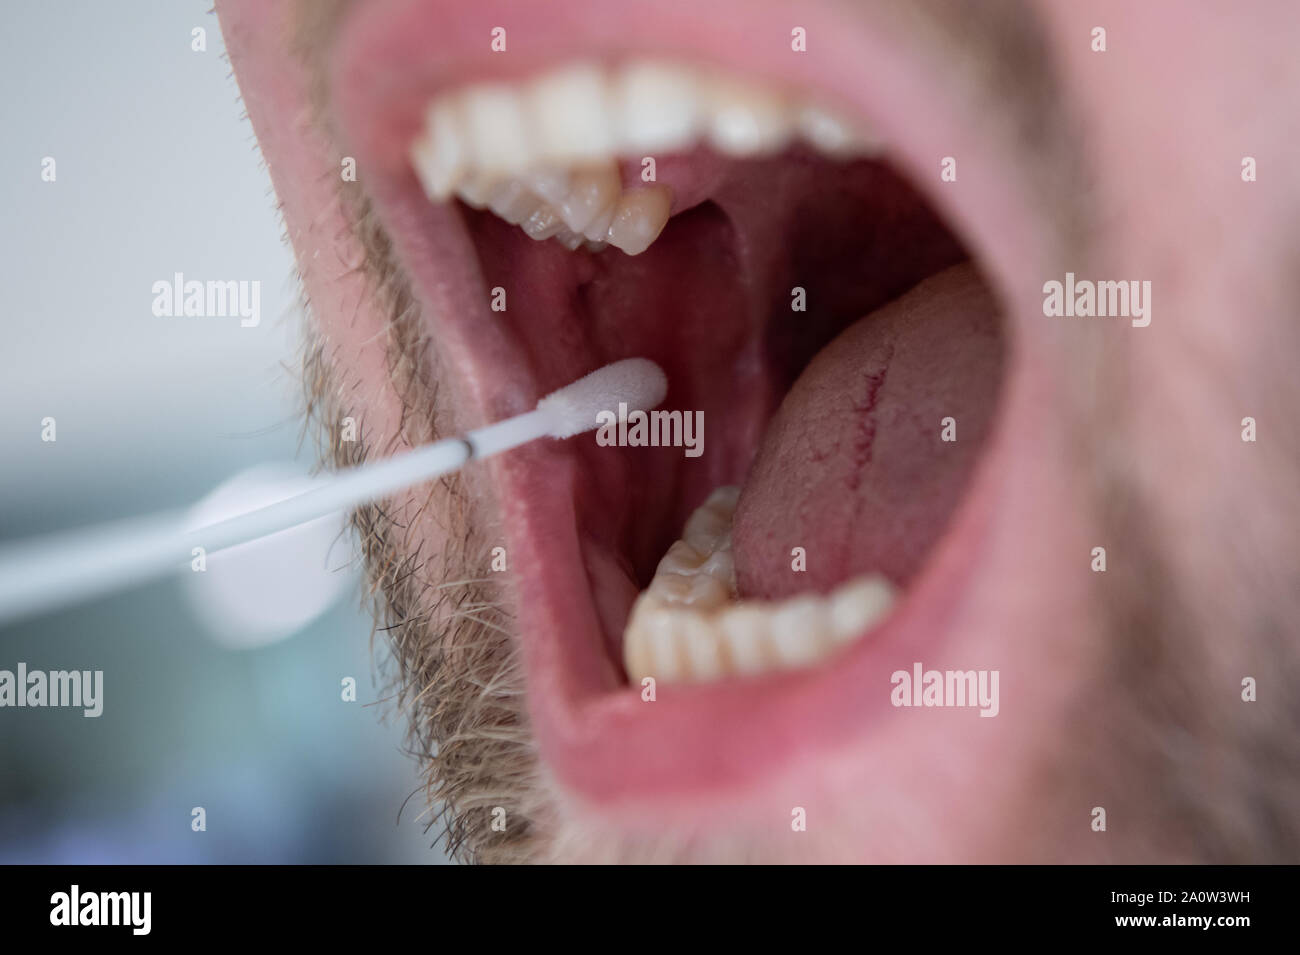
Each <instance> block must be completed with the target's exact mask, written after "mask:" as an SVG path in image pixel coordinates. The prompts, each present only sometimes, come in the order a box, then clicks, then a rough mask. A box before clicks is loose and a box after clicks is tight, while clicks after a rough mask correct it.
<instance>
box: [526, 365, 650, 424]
mask: <svg viewBox="0 0 1300 955" xmlns="http://www.w3.org/2000/svg"><path fill="white" fill-rule="evenodd" d="M666 394H668V378H667V376H666V375H664V371H663V369H662V368H660V367H659V366H658V365H656V364H655V363H654V362H652V361H651V360H650V359H648V358H625V359H623V360H622V361H616V362H614V363H613V364H610V365H606V366H605V367H604V368H597V369H596V370H595V371H593V372H592V373H591V374H589V375H584V376H583V377H581V378H579V379H578V380H577V381H575V382H574V383H573V384H571V385H565V386H564V387H563V388H561V389H559V390H558V391H553V392H551V393H550V394H549V395H547V396H546V397H545V398H543V399H542V400H541V401H539V402H537V407H538V410H541V411H548V412H550V413H551V414H552V415H553V416H554V419H555V423H554V424H553V425H552V426H551V429H550V432H549V433H550V435H551V437H553V438H571V437H573V436H574V435H575V434H582V433H583V432H585V431H592V430H594V429H595V428H596V427H597V425H598V424H599V422H598V421H597V420H596V416H597V415H599V414H600V413H601V412H602V411H609V412H613V413H614V414H616V415H617V414H618V410H619V409H618V406H619V404H620V403H621V404H624V405H626V406H627V410H628V411H649V410H650V409H651V408H654V407H657V406H658V405H659V403H660V402H661V401H663V400H664V395H666Z"/></svg>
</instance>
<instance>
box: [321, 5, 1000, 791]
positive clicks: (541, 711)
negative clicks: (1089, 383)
mask: <svg viewBox="0 0 1300 955" xmlns="http://www.w3.org/2000/svg"><path fill="white" fill-rule="evenodd" d="M356 21H357V22H355V23H353V24H350V25H349V29H348V30H346V31H345V33H344V37H345V42H344V43H343V45H342V48H341V50H340V51H339V54H338V58H337V61H338V69H337V70H336V77H337V76H339V75H345V76H348V77H351V78H355V77H356V76H357V75H370V76H372V80H371V81H369V82H362V83H357V82H352V83H350V84H349V85H350V87H351V89H352V92H350V93H349V94H347V95H346V96H343V97H341V98H340V106H339V112H340V113H341V117H342V121H343V128H344V131H345V133H347V134H348V135H349V136H350V138H351V139H352V141H353V142H354V143H355V148H356V150H357V152H358V153H359V154H360V155H361V157H362V168H363V169H367V168H368V169H369V170H371V173H370V175H371V176H372V179H371V181H370V182H369V184H368V188H369V191H370V192H371V194H372V195H373V196H374V197H375V199H376V205H377V207H378V209H379V212H380V214H381V218H382V219H383V221H384V223H385V226H386V228H387V229H388V231H389V232H390V233H391V234H392V236H393V238H394V245H395V248H396V249H397V251H398V254H399V257H400V258H401V260H402V263H403V265H404V267H405V268H406V270H407V271H408V273H409V274H410V276H411V278H412V281H413V284H414V286H415V287H416V289H417V290H418V292H419V294H420V295H421V297H422V298H423V299H424V301H425V303H426V304H427V305H428V306H429V308H430V309H431V311H432V312H434V313H436V314H437V315H438V318H437V319H436V321H435V338H436V339H437V340H438V343H439V347H440V350H441V351H442V352H443V354H444V355H445V356H451V360H449V361H446V362H445V364H446V367H447V368H449V369H455V372H454V374H455V375H456V380H455V381H453V382H451V384H452V386H453V388H454V389H456V391H457V394H458V397H459V398H460V399H461V402H462V406H463V407H468V408H473V409H477V412H469V413H468V415H469V417H470V418H471V419H472V418H474V416H475V414H482V416H483V419H491V418H496V417H502V416H505V415H508V414H513V413H518V412H521V411H523V410H526V409H527V408H529V407H530V406H531V405H532V403H534V402H535V401H536V399H537V398H538V397H539V396H540V395H542V394H545V393H546V392H548V391H550V390H552V389H554V388H556V387H559V386H561V385H564V384H566V383H568V382H569V381H572V380H574V379H576V378H578V377H580V376H581V375H583V374H585V373H587V372H589V371H591V370H593V369H594V368H597V367H600V366H601V365H604V364H607V363H609V362H612V361H616V360H618V359H622V358H627V357H646V358H650V359H652V360H654V361H656V362H657V363H659V364H660V365H661V366H662V367H663V368H664V370H665V371H666V373H667V377H668V381H669V391H668V395H667V398H666V400H665V402H664V404H663V406H662V410H663V411H665V412H669V414H666V415H664V416H662V417H661V418H659V419H654V421H652V422H651V423H649V424H648V427H647V428H646V429H643V431H642V433H641V437H640V440H638V439H637V438H635V437H631V436H630V430H629V429H624V430H622V431H621V432H620V433H621V434H622V436H623V439H622V440H621V441H620V442H619V443H618V444H616V445H615V446H607V443H605V442H598V441H597V440H596V439H595V438H593V437H592V436H591V435H587V436H583V437H580V438H577V439H573V440H570V441H567V442H543V443H541V444H538V445H534V446H531V447H528V448H525V449H521V450H520V451H518V452H515V453H513V454H511V455H510V456H508V457H506V458H505V459H503V460H501V461H500V462H499V463H497V464H494V465H493V466H492V468H491V476H492V485H493V490H494V497H495V500H496V504H497V507H498V509H499V512H500V515H501V518H502V524H503V527H504V528H505V531H504V533H505V536H506V541H507V546H508V550H509V553H510V555H511V560H510V570H511V574H512V575H513V583H514V594H515V597H516V600H517V613H516V618H517V621H518V626H519V639H520V641H521V645H522V651H523V656H524V660H525V664H526V670H527V680H528V693H529V707H530V711H531V713H532V715H533V720H534V724H535V730H536V733H537V737H538V741H539V745H540V748H541V751H542V755H543V757H544V760H545V762H546V765H547V766H548V768H549V769H550V770H551V772H552V773H553V774H554V775H555V776H556V778H557V779H558V780H559V782H560V783H562V784H563V785H564V786H565V787H566V788H567V789H568V790H569V791H571V792H573V793H575V794H577V795H578V796H580V797H582V798H584V799H586V800H588V801H599V802H605V803H611V802H622V803H628V802H635V801H637V800H641V799H645V798H648V797H653V796H656V795H663V794H667V793H675V792H685V791H691V792H698V791H700V790H701V789H712V790H716V791H724V790H725V789H726V788H727V787H728V786H731V785H735V784H736V783H738V782H741V781H744V780H746V779H752V778H753V777H754V776H755V775H756V774H762V773H766V772H771V771H772V770H773V768H774V767H780V766H781V765H783V763H784V761H785V760H786V759H787V757H793V756H795V755H798V754H799V753H801V752H802V751H804V750H806V749H807V748H808V747H809V746H815V745H834V744H835V742H836V741H837V740H842V739H844V738H847V737H848V736H849V735H851V734H853V733H856V732H859V731H860V728H861V726H862V725H864V724H866V725H870V724H872V723H873V722H876V723H879V722H880V720H881V717H882V713H883V712H887V707H888V701H889V674H890V673H891V672H892V671H894V670H896V669H898V668H899V667H910V666H911V663H912V661H913V660H914V659H921V658H922V657H921V654H922V653H923V652H924V651H925V650H926V649H929V648H933V647H935V646H937V645H942V640H943V638H944V636H945V623H946V621H947V619H948V617H949V616H950V612H951V608H952V605H953V603H954V602H955V601H956V600H957V598H958V597H959V595H960V594H961V593H962V591H963V589H964V588H965V587H966V585H967V578H968V577H969V576H970V573H971V569H972V566H973V565H974V564H975V562H976V559H977V554H978V550H979V547H980V538H981V533H982V529H983V526H984V522H983V517H984V510H985V508H984V507H983V505H982V503H981V486H982V485H985V484H987V483H988V480H987V479H982V478H981V475H985V474H986V473H987V472H989V471H990V468H989V467H988V466H987V463H988V462H987V459H988V458H989V456H990V455H991V454H992V453H993V451H992V450H991V446H992V445H994V444H995V443H996V442H995V441H994V438H993V436H994V434H995V429H996V427H997V425H998V421H999V415H1000V414H1001V410H1000V405H1001V404H1002V403H1003V399H1004V391H1005V382H1004V378H1005V377H1006V375H1007V373H1008V368H1009V365H1010V357H1011V354H1010V349H1009V337H1010V336H1009V329H1008V327H1007V323H1005V322H1004V321H1003V319H1002V318H1001V317H1000V315H999V309H998V306H997V304H996V301H995V296H994V295H993V293H992V291H991V290H990V288H989V283H987V282H986V280H985V279H984V277H983V276H982V274H981V269H980V266H979V261H980V254H979V251H980V250H979V249H970V248H967V247H966V245H965V244H964V243H963V241H961V240H959V239H958V238H957V236H956V234H955V233H956V232H958V231H961V230H957V229H954V228H952V227H950V226H949V224H948V223H946V222H945V220H944V217H943V215H942V214H941V213H939V212H937V211H936V209H935V208H934V207H933V206H932V205H931V204H930V202H929V201H928V199H927V197H926V196H925V195H924V194H923V192H922V190H921V189H920V187H919V186H920V184H919V183H918V182H917V181H916V177H915V175H911V174H909V168H908V167H909V164H908V163H906V162H900V161H899V160H898V157H897V156H896V155H895V154H894V151H893V149H892V147H891V145H890V142H889V139H888V137H887V136H886V135H884V134H882V132H881V131H879V130H877V129H875V128H874V127H873V125H872V124H871V122H870V121H869V120H867V119H866V118H864V117H863V116H861V115H860V113H859V111H858V110H857V109H856V107H855V104H854V103H853V102H851V101H849V100H846V99H844V98H837V97H836V95H835V93H834V90H833V89H828V88H825V87H826V84H822V86H819V85H818V84H817V83H815V82H807V81H805V82H796V81H792V80H791V79H789V78H775V79H774V78H772V77H766V76H756V75H751V74H749V73H747V72H746V71H744V70H743V69H738V68H736V65H735V64H725V63H718V62H714V61H710V60H708V59H706V58H704V57H702V56H700V55H699V54H700V52H701V51H698V50H693V51H690V52H691V53H692V54H694V55H691V56H684V55H682V52H683V51H681V50H674V51H671V53H669V54H665V53H664V52H662V51H658V52H655V53H651V52H648V51H646V50H631V51H624V50H618V51H615V52H609V51H608V50H605V49H598V50H597V51H593V50H590V49H587V50H583V51H582V52H581V53H580V54H569V55H563V56H560V55H555V53H554V51H549V53H548V55H547V56H533V57H531V58H530V57H529V56H521V57H518V58H514V59H511V60H510V61H509V63H508V65H506V66H502V65H500V64H498V63H497V62H495V61H493V60H492V59H491V58H490V57H488V56H478V57H477V58H475V59H474V60H473V68H472V69H470V68H464V69H459V70H453V69H452V67H451V66H449V65H448V64H455V63H456V58H455V57H454V56H444V57H443V58H442V61H441V62H442V63H443V67H442V69H441V71H438V70H432V69H431V68H429V67H427V66H425V67H423V68H414V64H416V63H425V64H427V63H428V62H430V61H431V59H436V57H433V55H432V54H431V53H430V51H429V47H430V45H431V44H432V45H434V46H436V45H437V44H438V43H443V44H444V47H445V42H446V40H445V37H444V38H442V39H441V40H436V41H435V40H433V39H431V35H432V28H430V27H429V26H428V25H427V24H425V23H423V21H417V20H412V21H410V22H409V23H405V24H404V23H402V22H400V21H392V20H390V21H386V22H382V23H381V22H378V21H377V20H375V19H367V18H366V17H364V16H358V17H357V18H356ZM485 35H486V34H485ZM483 45H484V46H485V47H486V45H487V43H486V41H484V44H483ZM403 59H405V60H406V61H408V62H409V63H411V64H412V66H413V68H412V69H410V70H409V71H408V70H397V69H394V70H391V71H385V72H384V75H385V76H391V75H394V74H401V75H402V76H403V77H404V78H403V79H402V80H401V81H400V82H397V81H384V82H378V81H375V80H373V75H374V72H375V71H373V70H367V69H366V68H365V67H364V66H363V65H359V64H365V63H374V62H384V61H387V62H390V63H395V62H401V61H403ZM339 71H343V72H342V73H340V72H339ZM937 175H938V171H937V169H936V172H935V176H936V178H937ZM610 410H611V411H612V412H617V410H618V409H610ZM461 423H462V424H464V425H465V426H470V425H477V424H481V423H483V420H466V421H464V422H461ZM647 687H652V688H651V690H650V692H647Z"/></svg>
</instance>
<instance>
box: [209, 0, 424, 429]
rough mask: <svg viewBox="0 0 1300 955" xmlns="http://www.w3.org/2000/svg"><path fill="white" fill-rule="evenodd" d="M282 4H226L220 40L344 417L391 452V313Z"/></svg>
mask: <svg viewBox="0 0 1300 955" xmlns="http://www.w3.org/2000/svg"><path fill="white" fill-rule="evenodd" d="M290 8H291V5H290V4H289V3H287V2H279V3H271V2H264V0H222V2H221V3H220V4H219V5H218V15H219V17H220V20H221V27H222V33H223V35H224V36H225V39H226V45H227V50H228V52H229V54H230V61H231V64H232V66H233V67H234V70H235V77H236V79H237V80H238V83H239V88H240V94H241V97H242V99H243V101H244V105H245V107H246V108H247V110H248V116H249V120H250V122H251V123H252V125H253V130H254V132H255V133H256V134H257V139H258V143H259V146H260V149H261V151H262V155H263V157H264V158H265V160H266V163H267V167H268V169H269V171H270V175H271V181H272V183H273V185H274V186H275V192H276V195H277V197H278V198H279V201H280V208H281V212H282V215H283V217H284V225H285V233H286V235H287V236H288V238H289V241H290V243H291V244H292V246H293V250H294V255H295V257H296V259H297V262H298V269H299V275H300V278H301V281H302V289H303V294H304V298H305V300H306V301H307V303H308V304H309V308H310V317H311V321H312V323H313V325H314V326H315V330H316V331H317V333H318V335H319V338H320V342H321V346H322V347H323V350H324V355H323V358H324V360H325V361H326V362H327V363H328V364H329V365H330V366H332V369H333V377H334V381H335V387H336V388H337V389H338V390H339V392H340V395H341V396H352V395H355V396H356V397H355V398H349V397H344V398H343V401H342V410H343V413H344V414H352V415H357V416H359V423H360V425H361V433H362V436H363V437H364V439H365V440H366V443H367V444H368V445H369V446H371V447H384V448H386V449H390V450H397V449H398V448H399V447H401V446H403V445H402V444H392V443H391V442H392V438H393V436H394V435H397V434H399V433H400V427H399V425H400V421H401V415H400V412H401V403H400V402H399V401H398V400H397V396H396V395H395V394H394V392H393V390H392V388H391V387H389V385H388V381H389V365H388V357H387V354H386V350H387V342H388V337H387V335H386V328H387V318H388V316H387V310H386V309H385V308H384V307H383V306H382V304H381V303H380V302H379V301H378V299H377V298H376V296H375V295H374V290H373V286H372V283H371V282H370V281H369V279H368V278H367V274H366V273H365V272H364V271H363V270H362V269H361V268H360V266H361V264H362V263H363V262H364V261H365V253H364V249H363V248H362V246H361V244H360V243H359V242H358V240H357V239H356V238H355V237H354V235H353V233H352V230H351V229H350V228H349V226H348V223H347V220H346V219H345V217H344V215H343V208H342V204H341V202H340V189H346V188H353V189H355V188H357V184H356V183H352V184H346V183H344V182H343V181H342V177H341V175H340V168H341V167H340V166H339V164H338V159H337V157H336V152H337V151H336V150H335V149H334V147H333V146H332V144H331V143H329V142H328V141H327V140H326V139H325V138H324V136H323V135H322V134H320V133H319V132H318V131H317V129H316V127H315V126H314V125H313V124H311V123H308V122H305V121H304V117H306V116H309V115H311V111H310V108H309V105H308V103H309V100H308V95H307V89H308V81H307V76H306V73H305V70H304V68H303V66H302V64H301V62H300V60H299V59H298V58H297V57H295V56H292V55H290V54H289V52H288V51H289V49H290V46H289V38H288V34H289V28H288V14H289V12H290Z"/></svg>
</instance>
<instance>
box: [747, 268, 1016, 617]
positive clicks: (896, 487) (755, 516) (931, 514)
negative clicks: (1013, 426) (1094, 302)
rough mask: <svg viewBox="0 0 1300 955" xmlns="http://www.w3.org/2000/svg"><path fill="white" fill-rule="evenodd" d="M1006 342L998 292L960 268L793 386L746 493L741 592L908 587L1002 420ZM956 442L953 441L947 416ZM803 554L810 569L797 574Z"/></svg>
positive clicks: (895, 306) (842, 345) (823, 356)
mask: <svg viewBox="0 0 1300 955" xmlns="http://www.w3.org/2000/svg"><path fill="white" fill-rule="evenodd" d="M1002 352H1003V347H1002V342H1001V340H1000V336H999V331H998V322H997V316H996V314H995V311H994V304H993V300H992V298H991V297H990V295H989V293H988V290H987V289H986V288H985V287H984V285H983V284H982V283H981V282H980V280H979V279H978V277H977V274H976V272H975V270H974V269H973V268H972V267H971V266H969V265H959V266H955V267H953V268H950V269H948V270H946V271H944V272H941V273H939V274H938V275H935V276H933V277H932V278H930V279H928V280H926V281H925V282H922V283H921V284H920V285H918V286H917V287H916V288H914V289H913V290H912V291H910V292H908V293H907V294H906V295H904V296H902V297H901V298H899V299H897V300H895V301H893V302H891V303H890V304H888V305H886V306H884V307H883V308H881V309H879V310H877V311H875V312H873V313H872V314H870V315H868V316H866V317H865V318H862V319H860V320H859V321H858V322H857V323H855V324H854V325H853V326H851V327H850V328H849V329H848V330H847V331H845V332H844V333H842V334H841V335H840V336H839V337H838V338H836V339H835V340H834V341H832V342H831V343H830V344H829V345H827V346H826V347H825V348H824V349H822V351H821V352H820V353H819V354H818V355H817V356H816V357H815V358H814V359H813V360H812V362H811V364H809V366H808V367H807V369H805V370H804V372H803V374H802V375H800V377H799V379H798V380H797V381H796V382H795V383H794V386H793V388H791V390H790V392H789V394H787V395H786V397H785V400H784V401H783V402H782V404H781V407H780V409H779V410H778V411H777V413H776V416H775V417H774V418H773V420H772V423H771V425H770V426H769V427H768V430H767V433H766V435H765V436H764V438H763V442H762V444H761V446H760V447H759V450H758V454H757V456H756V457H755V460H754V464H753V466H752V468H751V469H750V473H749V477H748V480H747V481H746V483H745V486H744V489H743V490H742V492H741V495H740V501H739V504H738V505H737V509H736V519H735V528H734V532H733V553H734V556H735V561H736V575H737V583H738V588H739V592H740V594H741V596H743V597H763V598H769V599H778V598H782V597H789V596H792V595H794V594H797V593H801V592H806V591H809V590H814V591H818V592H822V593H825V592H826V591H828V590H830V589H832V588H833V587H835V586H836V585H837V584H839V583H842V582H843V581H845V580H847V579H849V578H850V577H853V576H856V575H858V574H862V573H866V572H869V571H875V572H878V573H882V574H884V575H885V576H886V577H888V578H889V579H890V580H892V581H894V582H895V583H897V584H905V583H906V582H907V580H908V579H909V578H910V577H911V576H912V575H913V574H914V573H916V571H917V570H918V569H919V567H920V565H921V562H922V560H923V559H924V557H925V555H926V553H927V552H928V551H929V549H930V547H931V545H932V544H933V543H934V542H935V540H936V539H937V538H938V536H939V535H940V533H941V532H942V531H943V528H944V526H945V525H946V523H947V522H948V519H949V517H950V516H951V514H952V511H953V509H954V507H955V505H956V504H957V502H958V499H959V497H960V495H961V491H962V489H963V488H964V487H965V485H966V482H967V479H968V478H969V476H970V472H971V469H972V467H973V465H974V464H975V461H976V458H977V456H978V454H979V450H980V447H981V445H982V443H983V440H984V438H985V436H986V434H987V433H988V430H989V426H990V423H991V421H992V419H993V412H994V405H995V403H996V398H997V387H998V382H999V379H1000V371H1001V358H1002ZM945 418H953V419H955V432H956V440H955V441H944V440H942V438H943V432H944V430H945V428H944V425H945V422H944V419H945ZM794 548H803V552H804V554H805V555H806V571H805V572H802V573H800V572H796V570H795V567H796V566H797V561H796V556H795V552H794Z"/></svg>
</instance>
